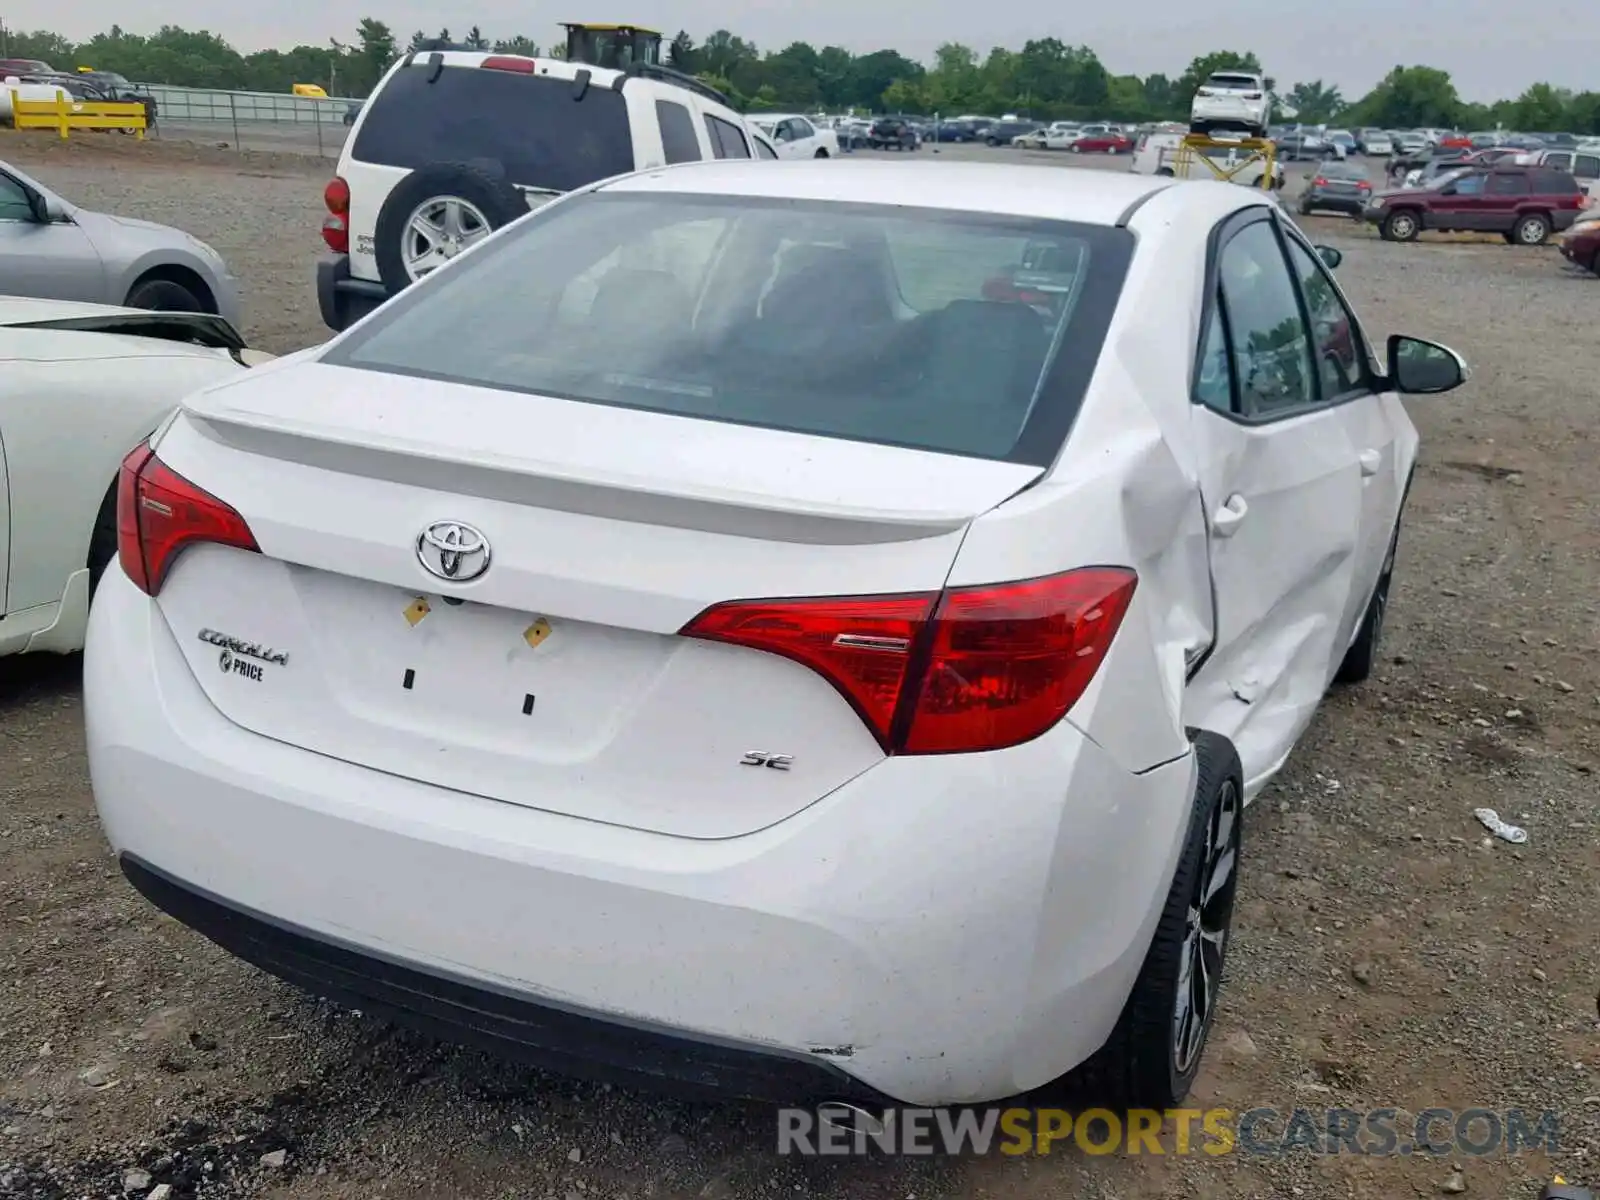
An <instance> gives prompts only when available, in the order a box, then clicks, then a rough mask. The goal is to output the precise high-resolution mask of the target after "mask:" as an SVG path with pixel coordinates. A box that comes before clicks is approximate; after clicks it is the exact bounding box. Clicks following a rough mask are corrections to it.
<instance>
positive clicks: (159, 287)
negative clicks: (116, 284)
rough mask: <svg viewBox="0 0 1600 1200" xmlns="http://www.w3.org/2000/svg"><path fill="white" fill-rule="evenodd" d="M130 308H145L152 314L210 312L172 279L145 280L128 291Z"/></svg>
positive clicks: (202, 302)
mask: <svg viewBox="0 0 1600 1200" xmlns="http://www.w3.org/2000/svg"><path fill="white" fill-rule="evenodd" d="M126 304H127V306H128V307H129V308H144V309H149V310H150V311H151V312H185V313H203V312H209V311H210V309H208V308H207V307H206V306H205V303H204V301H202V300H201V299H200V297H199V296H197V295H195V294H194V293H193V292H192V291H190V290H189V289H188V288H186V287H184V286H183V284H181V283H174V282H173V281H172V280H170V279H145V280H141V281H140V282H138V283H136V284H134V285H133V287H132V288H130V289H129V291H128V299H127V301H126Z"/></svg>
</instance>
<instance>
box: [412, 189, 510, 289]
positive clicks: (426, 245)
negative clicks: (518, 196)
mask: <svg viewBox="0 0 1600 1200" xmlns="http://www.w3.org/2000/svg"><path fill="white" fill-rule="evenodd" d="M491 232H492V230H491V228H490V225H489V218H488V217H486V216H484V215H483V212H482V210H481V209H479V208H478V206H477V205H475V204H473V203H472V202H471V201H468V200H463V199H462V198H461V197H460V196H434V197H432V198H431V199H428V200H424V201H423V202H422V203H421V204H419V205H417V207H416V208H415V209H413V210H412V213H411V216H410V217H408V218H406V225H405V232H404V234H403V235H402V238H403V240H402V242H401V245H400V260H401V262H402V263H403V264H404V265H405V269H406V274H407V275H408V276H410V277H411V279H412V281H413V282H415V281H416V280H418V279H421V278H422V277H423V276H424V275H428V274H431V273H432V272H434V271H437V270H438V269H439V268H440V267H442V266H444V264H445V263H447V262H449V261H450V260H451V259H452V258H454V257H455V256H456V255H458V254H460V253H461V252H462V251H463V250H465V249H466V248H467V247H468V246H471V245H473V244H474V243H475V242H481V241H482V240H483V239H484V238H486V237H488V236H489V234H490V233H491Z"/></svg>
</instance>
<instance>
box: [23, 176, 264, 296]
mask: <svg viewBox="0 0 1600 1200" xmlns="http://www.w3.org/2000/svg"><path fill="white" fill-rule="evenodd" d="M0 292H3V293H5V294H6V295H11V296H33V297H36V298H38V299H42V300H79V301H87V302H89V303H92V304H115V305H124V306H126V307H128V308H147V309H154V310H157V311H160V312H203V313H215V314H216V315H218V316H220V317H223V318H225V319H226V320H227V321H228V322H229V323H230V324H233V325H237V324H238V323H239V286H238V283H237V282H236V281H235V280H234V278H233V276H232V275H231V274H229V272H228V268H227V265H226V264H225V263H224V262H223V261H222V256H221V255H219V254H218V253H217V252H216V251H215V250H213V249H212V248H211V247H210V246H208V245H206V244H205V243H204V242H202V241H200V240H199V239H198V238H194V237H190V236H189V235H188V234H187V233H184V232H183V231H182V230H181V229H173V228H172V227H171V226H168V225H157V224H155V223H154V222H153V221H137V220H133V219H132V218H129V217H113V216H110V215H109V214H107V213H97V212H91V211H89V210H88V209H86V208H79V207H78V206H77V205H75V204H70V203H68V202H67V201H66V200H63V199H62V198H61V197H60V196H58V195H56V194H55V193H54V192H52V191H51V190H50V189H49V188H47V187H45V186H44V185H43V184H42V183H40V182H38V181H37V180H35V179H31V178H29V177H28V176H27V175H24V174H23V173H22V172H21V171H19V170H17V169H16V168H15V167H13V166H11V165H10V164H9V163H5V162H0Z"/></svg>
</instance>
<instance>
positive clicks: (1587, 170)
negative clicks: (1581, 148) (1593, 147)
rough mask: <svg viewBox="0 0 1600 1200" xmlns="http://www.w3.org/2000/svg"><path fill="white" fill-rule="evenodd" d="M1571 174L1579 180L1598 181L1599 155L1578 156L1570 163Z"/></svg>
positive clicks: (1599, 173) (1599, 171) (1599, 177)
mask: <svg viewBox="0 0 1600 1200" xmlns="http://www.w3.org/2000/svg"><path fill="white" fill-rule="evenodd" d="M1572 173H1573V174H1574V175H1576V176H1577V177H1578V178H1579V179H1600V154H1580V155H1578V156H1577V157H1576V158H1575V159H1573V163H1572Z"/></svg>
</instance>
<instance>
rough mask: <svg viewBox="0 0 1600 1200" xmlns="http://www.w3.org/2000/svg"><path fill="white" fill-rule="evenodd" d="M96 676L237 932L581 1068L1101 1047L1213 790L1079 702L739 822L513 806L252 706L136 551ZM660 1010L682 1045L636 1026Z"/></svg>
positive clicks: (121, 743) (236, 937) (195, 906)
mask: <svg viewBox="0 0 1600 1200" xmlns="http://www.w3.org/2000/svg"><path fill="white" fill-rule="evenodd" d="M84 696H85V724H86V730H87V736H88V749H89V765H90V773H91V777H92V780H93V784H94V791H95V801H96V804H97V806H98V808H99V812H100V817H101V821H102V823H103V825H104V827H105V830H106V834H107V836H108V838H109V840H110V842H111V845H112V846H113V847H114V849H115V850H116V851H117V853H118V854H119V855H122V856H123V857H124V858H125V859H127V860H129V861H130V862H132V863H136V864H137V865H138V868H139V869H142V870H143V871H144V872H145V874H147V875H150V876H152V877H165V880H166V883H165V884H150V883H148V881H144V882H141V887H145V886H148V887H149V888H150V890H151V893H152V895H153V898H155V899H156V900H157V903H159V904H161V905H162V906H163V907H166V906H167V905H169V904H170V905H171V907H172V911H174V913H175V914H176V915H178V916H180V917H181V918H182V919H184V920H187V921H190V922H191V923H193V924H195V925H196V927H197V928H199V929H201V931H202V932H205V933H207V934H208V935H210V936H213V937H215V938H216V940H218V941H220V942H221V943H222V944H223V945H224V946H227V947H228V948H230V949H233V950H235V952H237V953H240V954H242V955H244V957H246V958H250V959H251V960H252V961H257V962H259V963H261V965H263V966H265V967H267V969H269V970H272V971H275V972H277V973H279V974H282V975H285V976H286V977H288V978H291V979H294V980H295V981H296V982H299V983H303V984H305V985H306V986H308V987H312V988H314V989H316V990H321V991H326V992H329V993H331V994H333V995H335V996H337V997H340V998H342V999H345V1000H346V1001H348V1002H352V1003H355V1004H356V1006H357V1007H362V1008H372V1009H373V1010H374V1011H382V1012H385V1013H387V1014H389V1015H391V1016H393V1017H395V1018H397V1019H404V1020H407V1021H408V1022H410V1023H412V1024H417V1025H422V1026H424V1027H429V1026H428V1023H429V1022H432V1023H433V1026H432V1027H435V1028H437V1029H439V1030H441V1031H443V1032H446V1033H447V1034H450V1035H452V1036H460V1037H470V1038H471V1039H472V1040H477V1041H480V1042H484V1041H487V1042H488V1043H490V1044H492V1045H494V1046H496V1047H498V1048H501V1049H502V1050H507V1051H512V1050H514V1051H515V1052H517V1053H518V1054H520V1055H521V1056H523V1057H525V1058H528V1059H531V1060H534V1061H538V1062H543V1063H546V1064H547V1065H550V1066H552V1067H555V1068H556V1069H561V1070H573V1071H575V1072H578V1073H584V1072H583V1071H582V1065H583V1064H584V1063H591V1064H595V1065H597V1066H598V1067H599V1068H601V1069H604V1070H616V1071H622V1072H626V1073H629V1074H631V1076H632V1077H633V1078H634V1079H635V1080H636V1081H639V1082H644V1083H646V1084H655V1085H659V1084H661V1083H663V1082H675V1083H677V1084H679V1085H683V1084H687V1085H689V1086H692V1087H707V1086H709V1087H720V1088H723V1089H725V1090H727V1091H728V1092H729V1093H731V1094H739V1095H753V1096H758V1097H770V1096H771V1095H772V1094H774V1092H781V1093H785V1094H787V1093H789V1092H791V1091H794V1092H798V1093H800V1094H801V1095H803V1096H806V1097H810V1096H811V1095H814V1094H815V1093H816V1092H817V1091H818V1090H819V1089H825V1090H828V1091H830V1092H832V1093H833V1094H835V1095H838V1094H840V1092H841V1091H843V1092H845V1093H849V1092H851V1091H855V1092H861V1091H865V1092H867V1093H869V1094H882V1095H884V1096H888V1097H892V1098H893V1099H895V1100H899V1101H902V1102H906V1103H912V1104H958V1103H976V1102H981V1101H986V1100H992V1099H997V1098H1001V1097H1005V1096H1010V1095H1014V1094H1016V1093H1018V1092H1021V1091H1026V1090H1028V1089H1031V1088H1033V1087H1037V1086H1039V1085H1040V1084H1043V1083H1045V1082H1048V1081H1049V1080H1051V1079H1053V1078H1055V1077H1056V1076H1058V1075H1060V1074H1061V1073H1062V1072H1064V1071H1066V1070H1068V1069H1070V1068H1072V1067H1074V1066H1076V1065H1077V1064H1079V1063H1080V1062H1082V1061H1083V1060H1084V1059H1086V1058H1087V1057H1088V1056H1089V1055H1090V1054H1092V1053H1093V1052H1094V1051H1095V1050H1097V1049H1098V1048H1099V1047H1100V1046H1101V1045H1102V1044H1103V1043H1104V1041H1105V1039H1106V1037H1107V1036H1108V1035H1109V1033H1110V1031H1111V1029H1112V1027H1113V1025H1114V1024H1115V1022H1116V1020H1117V1017H1118V1015H1119V1014H1120V1012H1121V1009H1122V1007H1123V1005H1124V1004H1125V1002H1126V999H1127V996H1128V993H1129V991H1130V990H1131V988H1132V986H1133V981H1134V978H1135V977H1136V975H1137V973H1138V970H1139V968H1140V966H1141V964H1142V962H1143V959H1144V956H1145V953H1146V951H1147V949H1148V947H1149V944H1150V938H1151V936H1152V934H1153V931H1154V928H1155V923H1156V921H1157V919H1158V916H1159V912H1160V907H1161V905H1162V903H1163V902H1164V900H1165V896H1166V892H1167V890H1168V888H1169V886H1170V882H1171V878H1172V872H1173V870H1174V868H1175V864H1176V860H1177V856H1178V853H1179V851H1180V849H1181V845H1182V841H1183V838H1184V835H1185V832H1186V830H1187V826H1188V820H1189V810H1190V800H1191V796H1192V789H1193V773H1194V763H1193V757H1192V755H1189V756H1185V757H1183V758H1180V759H1177V760H1174V761H1172V762H1170V763H1167V764H1165V765H1163V766H1159V767H1156V768H1153V769H1151V770H1147V771H1144V772H1142V773H1140V774H1137V775H1134V774H1129V773H1128V772H1126V771H1124V770H1123V769H1122V768H1121V767H1120V766H1119V765H1118V764H1117V763H1116V762H1115V761H1114V760H1113V759H1112V757H1111V756H1110V755H1109V754H1108V753H1106V752H1105V751H1104V750H1102V749H1101V748H1100V747H1098V746H1097V745H1096V744H1095V743H1093V742H1091V741H1089V740H1088V739H1087V738H1085V737H1084V736H1082V735H1081V734H1080V733H1078V732H1077V731H1076V730H1075V729H1074V728H1073V727H1072V726H1071V725H1070V724H1068V723H1066V722H1063V723H1062V724H1061V725H1060V726H1058V727H1057V728H1056V729H1055V730H1053V731H1052V732H1051V733H1049V734H1047V735H1046V736H1044V737H1041V738H1038V739H1036V740H1035V741H1033V742H1030V743H1027V744H1025V745H1023V746H1017V747H1013V748H1012V749H1010V750H1007V751H1003V752H999V753H995V754H986V755H950V756H943V757H936V758H916V757H910V758H892V759H888V760H886V761H884V762H882V763H881V764H879V765H878V766H876V767H873V768H871V769H870V770H868V771H866V772H865V773H863V774H862V775H860V776H857V777H856V778H855V779H854V780H852V781H851V782H850V783H848V784H846V785H844V786H843V787H841V788H839V789H837V790H836V791H834V792H833V793H832V794H830V795H828V796H826V797H824V798H822V799H820V800H818V801H817V802H816V803H814V804H812V805H811V806H810V807H809V808H807V809H805V810H803V811H801V812H799V813H797V814H795V815H794V816H792V817H790V818H788V819H787V820H785V821H782V822H779V823H778V824H776V825H772V826H769V827H768V828H766V829H763V830H760V831H758V832H756V833H752V834H748V835H745V836H742V837H735V838H726V839H721V840H715V841H710V840H707V841H697V840H690V839H684V838H675V837H668V836H663V835H658V834H649V833H644V832H641V831H638V830H633V829H626V828H621V827H618V826H613V825H605V824H600V823H598V822H594V821H588V820H583V819H579V818H574V817H569V816H562V815H558V814H554V813H549V812H543V811H539V810H535V809H530V808H522V807H519V806H515V805H507V804H501V803H497V802H495V801H491V800H486V799H483V798H481V797H473V796H469V795H466V794H463V793H459V792H454V791H451V790H448V789H445V788H440V787H434V786H429V785H425V784H421V783H417V782H415V781H412V780H409V779H405V778H401V777H398V776H394V775H388V774H385V773H382V772H379V771H374V770H369V769H366V768H362V767H357V766H354V765H351V764H348V763H344V762H341V761H338V760H335V759H331V758H327V757H323V756H321V755H317V754H313V753H310V752H307V751H304V750H301V749H298V748H295V747H292V746H289V745H286V744H283V743H281V742H277V741H273V740H271V739H269V738H264V737H261V736H259V735H256V734H253V733H250V732H248V731H246V730H244V729H241V728H240V727H238V726H236V725H234V724H233V723H231V722H230V721H228V720H227V719H226V718H225V717H223V716H222V715H221V714H220V713H219V712H218V711H217V710H216V708H215V707H214V706H213V705H212V704H211V702H210V701H209V700H208V699H207V698H206V695H205V693H204V692H203V690H202V689H201V687H200V684H199V682H198V681H197V680H196V679H195V677H194V675H193V674H192V672H191V671H190V668H189V666H188V664H187V662H186V660H185V659H184V658H183V655H182V651H181V649H180V648H179V646H178V645H177V643H176V641H175V639H174V634H173V632H172V631H171V630H170V629H169V628H168V626H167V623H166V620H165V618H164V617H163V616H162V615H161V613H160V612H159V610H158V609H157V606H156V604H155V603H154V602H153V601H151V600H150V599H149V598H148V597H146V596H145V595H144V594H143V593H141V592H139V591H138V590H137V589H136V588H135V587H134V586H133V585H132V584H131V583H129V582H128V580H127V578H126V576H124V575H123V574H122V572H121V571H120V569H118V568H116V567H115V566H113V568H112V569H111V570H109V571H107V573H106V575H105V577H104V579H103V580H102V581H101V584H100V589H99V592H98V594H97V596H96V600H95V604H94V607H93V610H92V613H91V616H90V630H89V635H88V647H87V650H86V654H85V660H84ZM141 878H142V877H141ZM196 896H197V897H200V898H201V900H202V901H204V903H200V902H197V901H195V900H193V899H191V897H196ZM219 909H220V910H221V911H219ZM229 913H239V914H244V916H243V917H237V916H229ZM246 918H248V919H246ZM241 922H242V924H241ZM251 922H254V924H252V923H251ZM264 926H271V927H272V930H265V929H264ZM285 937H287V938H288V939H289V943H290V945H291V949H292V950H293V953H292V954H287V953H286V952H285V951H284V950H283V949H282V948H281V945H282V942H283V938H285ZM269 944H270V945H274V946H278V947H279V948H278V949H271V950H269V949H266V948H263V949H259V950H258V949H257V947H258V946H266V945H269ZM330 946H331V947H334V948H335V949H336V950H337V953H335V951H333V950H329V949H327V947H330ZM345 956H354V957H353V958H352V957H345ZM374 964H377V965H374ZM384 964H387V965H384ZM405 972H409V974H406V973H405ZM397 989H400V990H402V991H406V995H404V996H400V997H398V998H397V994H396V992H397ZM451 989H457V990H456V991H452V990H451ZM459 989H465V990H466V992H465V993H463V992H461V991H460V990H459ZM467 993H470V996H471V997H476V999H472V998H463V997H464V996H465V995H466V994H467ZM485 997H490V999H485ZM494 997H498V998H497V999H495V998H494ZM444 1001H448V1002H449V1003H448V1004H444V1003H443V1002H444ZM474 1006H476V1008H474ZM468 1010H473V1011H468ZM558 1012H559V1013H560V1014H561V1015H560V1016H559V1017H558V1016H556V1015H553V1014H556V1013H558ZM574 1014H581V1015H583V1016H584V1017H585V1019H593V1020H594V1021H597V1022H600V1023H602V1024H604V1025H606V1026H615V1027H616V1028H615V1029H610V1030H608V1031H607V1032H605V1034H604V1036H602V1035H601V1034H600V1033H593V1035H592V1036H591V1033H592V1031H593V1030H594V1029H595V1026H592V1025H586V1026H583V1027H582V1028H581V1029H580V1028H579V1026H578V1025H575V1024H573V1022H574V1021H576V1020H577V1017H576V1016H574ZM639 1030H646V1031H650V1032H651V1033H652V1035H659V1037H662V1038H665V1039H666V1040H667V1043H670V1046H671V1047H672V1048H673V1049H672V1052H671V1053H665V1052H661V1053H658V1052H656V1051H650V1052H648V1053H647V1052H646V1051H644V1050H638V1049H634V1048H631V1047H633V1043H632V1042H631V1041H630V1040H629V1039H631V1038H632V1037H633V1036H634V1033H635V1032H637V1031H639ZM608 1039H609V1040H608ZM617 1046H623V1047H629V1048H628V1049H625V1050H618V1049H616V1047H617ZM607 1047H611V1048H609V1049H608V1048H607ZM730 1047H731V1048H733V1049H734V1050H737V1051H739V1054H737V1055H735V1058H736V1059H737V1062H733V1063H729V1062H726V1061H724V1058H723V1056H724V1054H725V1052H729V1048H730ZM652 1055H654V1057H652ZM750 1056H755V1059H759V1060H760V1061H759V1062H756V1061H754V1059H752V1057H750ZM797 1062H798V1064H799V1065H796V1064H797ZM762 1063H766V1064H768V1065H767V1066H766V1067H764V1068H763V1067H762V1066H761V1064H762ZM707 1064H709V1065H707ZM747 1064H748V1065H747ZM801 1068H804V1069H801ZM763 1070H765V1071H767V1072H769V1073H770V1075H771V1077H772V1078H771V1080H770V1081H768V1082H765V1083H763V1082H762V1081H761V1080H760V1079H759V1078H758V1076H760V1075H761V1074H762V1071H763ZM589 1073H592V1072H589ZM835 1084H837V1086H835ZM846 1085H848V1086H846Z"/></svg>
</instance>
